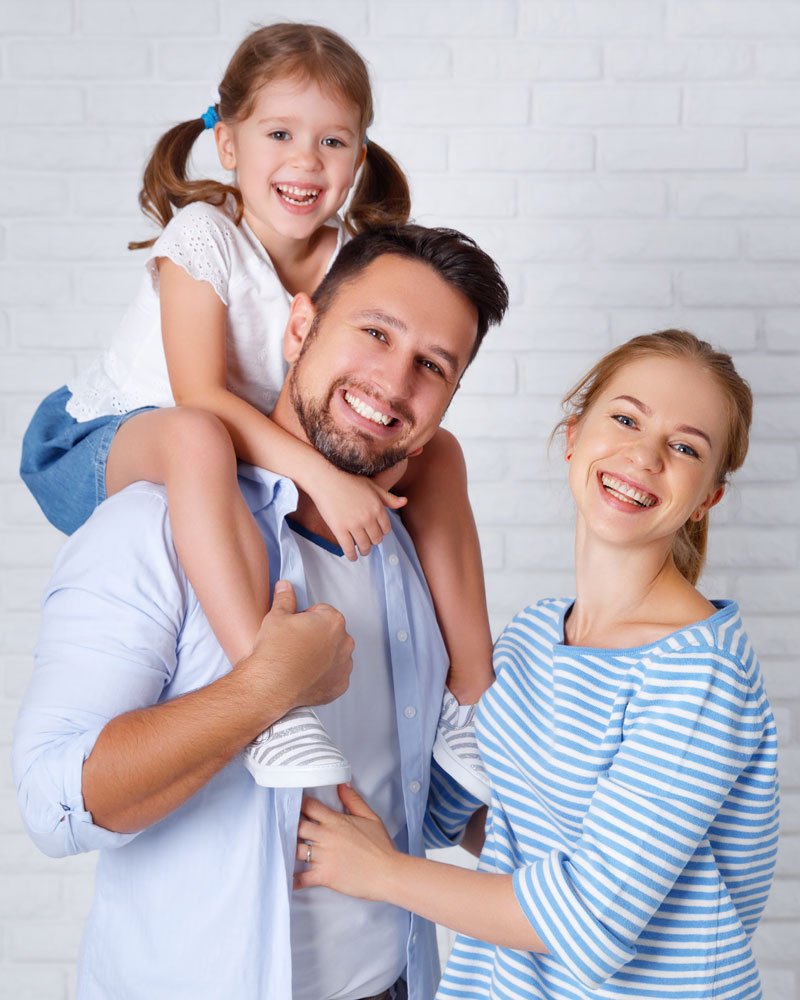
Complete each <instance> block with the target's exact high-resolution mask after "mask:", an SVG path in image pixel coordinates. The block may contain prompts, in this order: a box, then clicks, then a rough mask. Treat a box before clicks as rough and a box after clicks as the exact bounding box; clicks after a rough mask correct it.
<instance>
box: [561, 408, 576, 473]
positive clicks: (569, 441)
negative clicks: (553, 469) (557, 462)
mask: <svg viewBox="0 0 800 1000" xmlns="http://www.w3.org/2000/svg"><path fill="white" fill-rule="evenodd" d="M577 437H578V422H577V420H576V419H575V417H570V418H569V420H568V421H567V423H566V426H565V428H564V459H565V460H566V461H567V462H568V461H569V460H570V459H571V458H572V453H573V451H574V450H575V442H576V440H577Z"/></svg>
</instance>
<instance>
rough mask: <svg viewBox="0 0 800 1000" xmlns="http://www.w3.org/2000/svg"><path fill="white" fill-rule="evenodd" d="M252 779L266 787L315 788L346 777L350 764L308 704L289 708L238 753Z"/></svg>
mask: <svg viewBox="0 0 800 1000" xmlns="http://www.w3.org/2000/svg"><path fill="white" fill-rule="evenodd" d="M241 757H242V763H243V764H244V766H245V767H246V768H247V770H248V771H249V772H250V773H251V774H252V775H253V777H254V778H255V780H256V783H257V784H259V785H264V786H265V787H267V788H316V787H317V786H318V785H338V784H340V782H343V781H349V780H350V765H349V764H348V762H347V760H346V759H345V758H344V757H343V756H342V754H341V751H340V750H339V749H338V748H337V747H336V746H335V745H334V743H332V742H331V738H330V736H328V734H327V733H326V732H325V727H324V726H323V725H322V723H321V722H320V721H319V719H318V718H317V716H316V715H315V714H314V712H312V711H311V709H310V708H293V709H292V710H291V712H287V713H286V715H284V716H283V718H281V719H278V721H277V722H275V723H273V724H272V725H271V726H270V727H269V729H265V730H264V732H263V733H261V735H260V736H257V737H256V739H254V740H253V742H252V743H249V744H248V745H247V746H246V747H245V748H244V750H243V751H242V753H241Z"/></svg>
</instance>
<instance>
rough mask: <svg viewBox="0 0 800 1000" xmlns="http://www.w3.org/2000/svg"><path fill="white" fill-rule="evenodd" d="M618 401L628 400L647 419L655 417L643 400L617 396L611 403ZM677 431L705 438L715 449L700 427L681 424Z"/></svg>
mask: <svg viewBox="0 0 800 1000" xmlns="http://www.w3.org/2000/svg"><path fill="white" fill-rule="evenodd" d="M618 399H625V400H627V401H628V402H629V403H631V404H632V405H633V406H635V407H636V409H637V410H641V412H642V413H643V414H644V415H645V416H646V417H652V415H653V411H652V410H651V409H650V407H649V406H647V405H645V404H644V403H643V402H642V401H641V399H637V398H636V397H635V396H615V397H614V399H612V400H611V402H612V403H614V402H616V400H618ZM675 430H676V431H680V432H681V433H682V434H694V435H695V437H699V438H703V440H704V441H707V442H708V446H709V448H711V447H713V445H712V443H711V438H710V437H709V436H708V434H706V432H705V431H701V430H700V428H699V427H692V426H691V425H690V424H681V425H680V426H679V427H676V428H675Z"/></svg>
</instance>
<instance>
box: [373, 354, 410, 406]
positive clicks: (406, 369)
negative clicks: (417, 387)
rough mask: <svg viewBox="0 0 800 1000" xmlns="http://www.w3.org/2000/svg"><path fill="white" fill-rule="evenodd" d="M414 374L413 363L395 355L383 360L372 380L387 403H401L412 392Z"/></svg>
mask: <svg viewBox="0 0 800 1000" xmlns="http://www.w3.org/2000/svg"><path fill="white" fill-rule="evenodd" d="M415 373H416V370H415V367H414V364H413V362H410V361H408V360H407V359H406V358H404V357H401V356H398V355H395V356H393V357H386V358H384V359H383V361H382V363H381V364H380V365H379V366H378V367H377V369H376V370H375V371H374V372H373V378H374V379H375V381H376V382H377V383H378V384H379V385H380V387H381V390H382V391H383V393H384V394H385V396H386V399H387V401H391V400H397V401H398V402H403V401H405V400H407V399H409V398H410V397H411V395H412V394H413V392H414V376H415Z"/></svg>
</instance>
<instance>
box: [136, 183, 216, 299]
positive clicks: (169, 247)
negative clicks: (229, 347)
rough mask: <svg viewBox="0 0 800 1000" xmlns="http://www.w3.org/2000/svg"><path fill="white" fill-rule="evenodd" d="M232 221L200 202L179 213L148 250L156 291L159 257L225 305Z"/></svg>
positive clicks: (148, 260) (151, 275)
mask: <svg viewBox="0 0 800 1000" xmlns="http://www.w3.org/2000/svg"><path fill="white" fill-rule="evenodd" d="M233 229H234V222H233V219H231V218H230V216H229V215H228V214H227V213H226V212H225V211H224V210H223V209H221V208H216V207H214V206H213V205H208V204H206V202H204V201H196V202H192V204H191V205H187V206H186V208H183V209H181V210H180V212H178V213H177V215H175V216H174V218H173V219H172V220H171V221H170V223H169V225H168V226H167V227H166V229H165V230H164V231H163V233H162V234H161V235H160V236H159V238H158V239H157V240H156V242H155V243H154V244H153V246H152V248H151V249H150V255H149V257H148V258H147V270H148V272H149V274H150V278H151V280H152V282H153V286H154V288H155V289H156V291H158V266H157V263H156V262H157V259H158V258H159V257H169V259H170V260H171V261H173V262H174V263H175V264H178V265H179V266H180V267H182V268H183V269H184V271H186V273H187V274H188V275H189V276H190V277H192V278H194V279H195V281H206V282H208V284H209V285H211V287H212V288H213V289H214V291H215V292H216V293H217V295H218V296H219V298H220V299H221V300H222V302H223V304H224V305H225V306H227V305H228V304H229V295H228V281H229V278H230V274H231V248H232V234H233Z"/></svg>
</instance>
